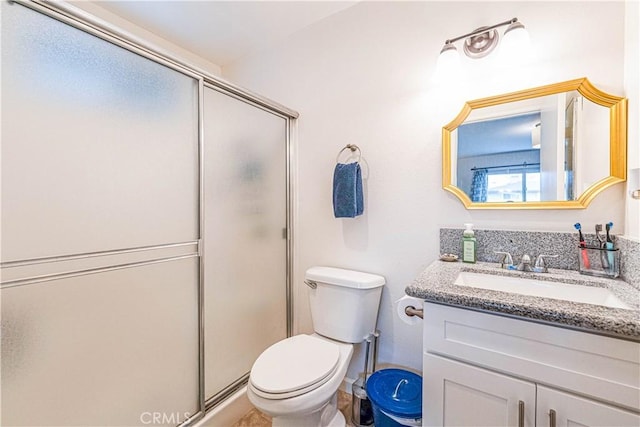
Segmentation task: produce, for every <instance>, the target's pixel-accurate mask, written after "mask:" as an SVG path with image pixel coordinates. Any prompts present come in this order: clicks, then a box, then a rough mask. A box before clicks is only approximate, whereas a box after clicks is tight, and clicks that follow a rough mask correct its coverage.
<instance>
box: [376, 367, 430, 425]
mask: <svg viewBox="0 0 640 427" xmlns="http://www.w3.org/2000/svg"><path fill="white" fill-rule="evenodd" d="M367 396H368V397H369V400H371V404H372V407H373V424H374V425H375V427H402V426H421V425H422V377H421V376H420V375H416V374H414V373H413V372H409V371H405V370H404V369H383V370H380V371H377V372H374V373H373V375H371V377H369V379H368V380H367Z"/></svg>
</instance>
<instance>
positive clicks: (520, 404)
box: [518, 400, 524, 427]
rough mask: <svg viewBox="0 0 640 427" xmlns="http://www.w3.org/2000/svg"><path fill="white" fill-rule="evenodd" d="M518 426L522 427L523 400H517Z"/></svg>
mask: <svg viewBox="0 0 640 427" xmlns="http://www.w3.org/2000/svg"><path fill="white" fill-rule="evenodd" d="M518 427H524V402H523V401H522V400H519V401H518Z"/></svg>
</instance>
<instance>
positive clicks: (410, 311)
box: [404, 305, 424, 319]
mask: <svg viewBox="0 0 640 427" xmlns="http://www.w3.org/2000/svg"><path fill="white" fill-rule="evenodd" d="M404 312H405V313H406V315H407V316H409V317H413V316H418V317H419V318H421V319H424V309H422V308H415V307H414V306H412V305H408V306H407V307H405V309H404Z"/></svg>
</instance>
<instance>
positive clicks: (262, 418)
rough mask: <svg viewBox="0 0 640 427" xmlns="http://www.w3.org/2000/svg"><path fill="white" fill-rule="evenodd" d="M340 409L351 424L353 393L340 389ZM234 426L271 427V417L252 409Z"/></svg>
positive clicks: (348, 423)
mask: <svg viewBox="0 0 640 427" xmlns="http://www.w3.org/2000/svg"><path fill="white" fill-rule="evenodd" d="M338 409H340V411H341V412H342V413H343V414H344V417H345V418H346V419H347V425H351V395H350V394H347V393H345V392H343V391H338ZM232 427H271V417H269V416H267V415H265V414H263V413H262V412H260V411H258V410H257V409H255V408H254V409H252V410H251V411H249V412H248V413H247V414H246V415H245V416H243V417H242V418H240V419H239V420H238V421H237V422H236V423H235V424H234V425H233V426H232Z"/></svg>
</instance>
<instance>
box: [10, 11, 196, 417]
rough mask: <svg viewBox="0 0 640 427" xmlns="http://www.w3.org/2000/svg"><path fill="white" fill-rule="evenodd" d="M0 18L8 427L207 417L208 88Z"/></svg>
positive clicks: (50, 29) (49, 26)
mask: <svg viewBox="0 0 640 427" xmlns="http://www.w3.org/2000/svg"><path fill="white" fill-rule="evenodd" d="M26 4H30V5H32V6H33V7H37V5H35V3H33V2H29V3H26ZM0 8H1V12H2V14H1V23H2V25H1V31H2V33H1V35H2V61H1V63H2V73H1V74H2V75H1V77H2V100H1V102H2V108H1V111H2V117H1V119H2V126H1V131H2V146H1V156H0V160H1V162H2V163H1V167H0V172H1V181H2V182H1V184H2V187H1V205H2V215H1V216H2V218H1V221H2V222H1V228H2V230H1V233H0V238H1V239H0V244H1V257H2V258H1V261H2V264H1V265H0V267H1V270H0V281H1V290H0V294H1V299H2V306H1V320H2V325H1V326H2V334H1V335H2V336H1V338H2V345H1V350H2V357H1V372H0V374H1V376H2V378H1V379H2V381H1V382H0V386H1V395H2V402H1V404H2V407H1V410H0V416H1V418H0V424H2V425H10V426H36V425H39V426H72V425H73V426H135V425H149V424H153V425H167V426H169V425H174V426H175V425H177V424H178V423H180V422H182V421H184V420H185V418H186V417H187V416H189V415H193V414H195V413H196V412H198V411H199V410H200V401H199V369H198V368H199V367H198V361H199V352H198V350H199V335H198V334H199V317H198V308H199V306H198V303H199V301H198V294H199V274H200V270H199V258H198V240H199V238H200V236H199V229H198V225H199V224H198V223H199V215H198V207H199V152H198V146H199V145H198V144H199V140H198V125H199V110H198V105H199V99H198V91H199V81H198V80H197V79H196V78H194V77H193V76H191V75H189V73H188V72H186V71H184V70H181V71H179V70H177V69H174V68H171V67H169V66H165V65H163V64H160V63H159V62H156V61H154V60H152V59H150V58H148V57H145V56H142V55H139V54H137V53H134V52H133V51H130V50H127V49H124V48H123V47H120V46H118V45H116V44H114V43H111V42H109V41H107V40H105V39H103V38H100V37H97V36H95V35H92V34H90V33H87V32H84V31H82V30H80V29H78V28H75V27H73V26H71V25H69V24H66V23H63V22H61V21H59V20H56V19H53V18H52V17H49V16H47V15H45V14H43V13H40V12H37V11H35V10H32V9H31V8H29V7H27V6H24V5H22V4H19V3H14V2H11V3H10V2H7V1H2V2H0ZM47 10H49V9H47ZM51 13H52V14H53V15H54V16H56V15H55V13H53V12H51ZM103 35H104V34H103ZM105 37H107V36H106V35H105ZM156 414H159V416H156Z"/></svg>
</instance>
